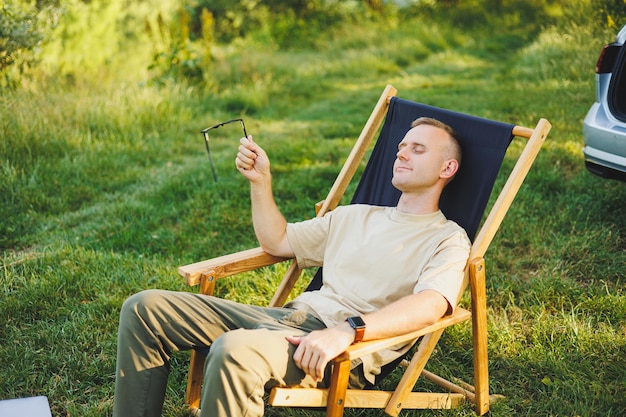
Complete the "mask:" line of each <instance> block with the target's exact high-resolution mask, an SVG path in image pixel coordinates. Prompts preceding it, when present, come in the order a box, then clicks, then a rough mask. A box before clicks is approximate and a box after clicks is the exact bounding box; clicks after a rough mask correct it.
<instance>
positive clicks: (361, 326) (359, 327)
mask: <svg viewBox="0 0 626 417" xmlns="http://www.w3.org/2000/svg"><path fill="white" fill-rule="evenodd" d="M346 321H347V322H348V323H349V324H350V327H352V328H353V329H354V331H355V334H354V341H353V342H352V343H358V342H360V341H361V340H363V336H364V335H365V322H364V321H363V319H362V318H361V317H359V316H354V317H348V319H347V320H346Z"/></svg>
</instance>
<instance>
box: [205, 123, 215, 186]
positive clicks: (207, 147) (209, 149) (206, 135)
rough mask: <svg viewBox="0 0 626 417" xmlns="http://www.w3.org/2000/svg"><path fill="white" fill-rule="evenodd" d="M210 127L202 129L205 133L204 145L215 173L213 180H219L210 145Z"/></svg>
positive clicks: (212, 170)
mask: <svg viewBox="0 0 626 417" xmlns="http://www.w3.org/2000/svg"><path fill="white" fill-rule="evenodd" d="M209 129H210V128H209ZM209 129H205V130H203V131H202V133H203V134H204V145H205V146H206V152H207V155H209V165H211V172H212V173H213V180H214V181H215V182H217V173H216V172H215V165H213V158H211V148H210V147H209V132H208V130H209Z"/></svg>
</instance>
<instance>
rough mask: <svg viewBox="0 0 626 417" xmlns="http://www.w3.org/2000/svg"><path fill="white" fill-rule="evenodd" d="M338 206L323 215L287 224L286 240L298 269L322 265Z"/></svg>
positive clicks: (338, 209)
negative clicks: (294, 256)
mask: <svg viewBox="0 0 626 417" xmlns="http://www.w3.org/2000/svg"><path fill="white" fill-rule="evenodd" d="M337 211H340V208H337V209H335V210H334V211H332V212H329V213H327V214H326V215H325V216H323V217H315V218H313V219H310V220H305V221H302V222H298V223H289V224H287V240H289V244H290V245H291V249H292V250H293V253H294V254H295V255H296V261H297V262H298V267H299V268H300V269H304V268H310V267H318V266H322V264H323V263H324V253H325V251H326V246H327V244H328V235H329V231H330V227H331V224H332V219H333V217H334V216H336V214H335V213H336V212H337Z"/></svg>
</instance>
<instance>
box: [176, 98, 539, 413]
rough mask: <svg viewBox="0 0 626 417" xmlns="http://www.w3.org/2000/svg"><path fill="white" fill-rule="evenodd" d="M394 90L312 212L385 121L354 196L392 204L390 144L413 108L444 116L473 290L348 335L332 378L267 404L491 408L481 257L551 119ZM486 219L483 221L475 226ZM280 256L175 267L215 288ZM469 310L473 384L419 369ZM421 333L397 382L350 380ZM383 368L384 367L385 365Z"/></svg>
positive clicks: (196, 383)
mask: <svg viewBox="0 0 626 417" xmlns="http://www.w3.org/2000/svg"><path fill="white" fill-rule="evenodd" d="M396 93H397V91H396V89H395V88H394V87H393V86H387V87H386V88H385V90H384V92H383V94H382V95H381V97H380V99H379V100H378V102H377V104H376V106H375V108H374V111H373V112H372V114H371V116H370V118H369V120H368V121H367V123H366V125H365V127H364V129H363V131H362V133H361V135H360V136H359V138H358V140H357V141H356V143H355V145H354V147H353V149H352V151H351V153H350V155H349V156H348V159H347V161H346V163H345V164H344V166H343V168H342V170H341V172H340V173H339V175H338V177H337V179H336V181H335V183H334V184H333V186H332V188H331V190H330V192H329V194H328V196H327V198H326V199H325V200H324V201H323V202H321V203H319V204H318V205H317V206H316V212H317V216H323V215H324V214H325V213H326V212H328V211H329V210H332V209H334V208H335V207H336V206H337V205H338V204H339V202H340V200H341V198H342V196H343V194H344V193H345V191H346V189H347V187H348V185H349V184H350V181H351V180H352V177H353V176H354V174H355V173H356V172H357V169H358V166H359V164H360V163H361V160H362V159H363V158H364V156H365V155H366V152H367V150H368V149H369V147H370V144H371V142H372V140H373V138H374V136H375V134H376V132H377V131H378V129H379V127H380V125H381V123H382V122H383V120H384V121H385V124H384V126H383V128H382V130H381V133H380V136H379V138H378V140H377V142H376V146H375V148H374V150H373V152H372V156H371V157H370V159H369V161H368V164H367V166H366V168H365V171H364V172H363V175H362V178H361V181H360V182H359V185H358V186H357V189H356V191H355V194H354V197H353V202H356V203H368V204H376V205H386V206H393V205H395V203H396V202H397V200H398V197H399V192H398V191H397V190H395V188H394V187H393V186H391V176H392V169H391V166H392V164H393V161H394V159H395V154H396V151H397V144H398V142H399V141H400V140H401V139H402V138H403V136H404V134H405V133H406V132H407V131H408V130H409V128H410V123H411V122H412V121H413V120H414V119H416V118H418V117H421V116H428V117H434V118H436V119H439V120H441V121H443V122H444V123H447V124H449V125H450V126H452V127H453V128H454V129H455V130H457V132H458V133H459V135H460V136H461V146H462V148H463V162H462V168H461V170H460V171H459V173H458V174H457V176H456V177H455V179H454V181H452V182H451V183H450V184H449V185H448V186H447V187H446V189H445V191H444V194H443V195H442V197H441V202H440V206H441V209H442V211H443V212H444V214H445V215H446V216H447V217H448V218H450V219H452V220H455V221H456V222H457V223H459V224H460V225H461V226H463V227H464V228H465V229H466V231H467V233H468V236H469V237H470V239H472V242H473V244H472V248H471V251H470V257H469V261H468V265H467V267H466V274H465V283H464V285H463V291H465V289H466V288H467V286H468V284H469V286H470V289H471V310H468V309H465V308H461V307H458V308H457V309H456V310H455V312H454V314H452V315H450V316H446V317H444V318H442V319H440V320H439V321H438V322H436V323H435V324H433V325H431V326H428V327H427V328H424V329H422V330H420V331H417V332H413V333H410V334H406V335H403V336H398V337H394V338H390V339H380V340H372V341H367V342H361V343H357V344H354V345H352V346H350V347H349V348H348V349H347V350H346V352H344V353H343V354H341V355H339V356H338V357H337V358H335V360H334V362H333V372H332V376H331V385H330V387H329V388H328V389H317V388H290V387H276V388H273V389H272V391H271V393H270V397H269V401H268V402H269V404H271V405H272V406H287V407H316V408H320V407H323V408H326V415H327V416H342V415H343V411H344V408H345V407H354V408H379V409H384V410H385V412H386V413H387V414H388V415H391V416H396V415H398V414H399V413H400V411H401V410H403V409H413V408H422V409H423V408H452V407H455V406H458V405H459V404H460V403H461V402H462V401H464V400H470V401H472V402H473V403H474V404H475V408H476V412H477V414H479V415H482V414H484V413H486V412H487V411H488V410H489V406H490V395H489V380H488V367H487V315H486V313H487V307H486V286H485V277H486V275H485V263H484V259H483V256H484V254H485V252H486V250H487V248H488V247H489V245H490V243H491V241H492V239H493V237H494V235H495V233H496V231H497V230H498V228H499V226H500V224H501V222H502V220H503V218H504V216H505V213H506V212H507V210H508V209H509V207H510V205H511V203H512V201H513V198H514V197H515V195H516V194H517V192H518V190H519V188H520V186H521V184H522V181H523V180H524V178H525V177H526V174H527V173H528V171H529V170H530V167H531V165H532V163H533V161H534V160H535V157H536V156H537V154H538V152H539V149H540V147H541V145H542V143H543V142H544V140H545V138H546V136H547V134H548V132H549V131H550V128H551V126H550V123H549V122H548V121H547V120H545V119H541V120H539V122H538V123H537V125H536V127H535V128H532V129H531V128H525V127H519V126H513V125H510V124H505V123H499V122H493V121H491V120H487V119H482V118H478V117H474V116H469V115H465V114H461V113H456V112H451V111H448V110H444V109H440V108H436V107H432V106H426V105H423V104H418V103H413V102H410V101H406V100H402V99H399V98H397V97H395V96H396ZM514 137H521V138H524V139H526V140H527V141H526V144H525V146H524V148H523V150H522V152H521V154H520V155H519V157H518V159H517V162H516V164H515V166H514V168H513V169H512V171H511V173H510V175H509V177H508V179H507V180H506V182H505V184H504V186H503V187H502V189H501V191H500V192H499V195H498V197H497V199H495V202H494V203H493V205H492V207H491V209H490V211H489V213H488V215H487V216H486V218H485V216H484V211H485V208H486V207H487V205H488V202H489V200H490V194H491V192H492V189H493V185H494V183H495V180H496V177H497V175H498V172H499V169H500V166H501V163H502V161H503V159H504V156H505V153H506V150H507V148H508V146H509V144H510V142H511V141H512V139H513V138H514ZM483 218H485V220H484V222H482V225H481V221H482V219H483ZM284 260H285V259H284V258H277V257H273V256H271V255H269V254H267V253H265V252H263V251H262V250H261V249H260V248H256V249H251V250H248V251H243V252H240V253H236V254H231V255H226V256H222V257H219V258H215V259H212V260H208V261H203V262H199V263H194V264H191V265H186V266H183V267H181V268H179V273H180V274H181V275H183V276H184V277H185V278H186V280H187V283H188V284H189V285H198V284H199V285H200V292H202V293H204V294H212V293H213V290H214V288H215V283H216V281H217V280H218V279H221V278H224V277H228V276H232V275H235V274H238V273H241V272H245V271H250V270H253V269H257V268H260V267H263V266H268V265H271V264H274V263H277V262H282V261H284ZM299 274H300V271H299V270H298V267H297V265H296V264H295V262H292V263H291V265H290V267H289V269H288V271H287V273H286V274H285V277H284V278H283V280H282V281H281V283H280V284H279V287H278V289H277V292H276V294H275V296H274V298H273V299H272V301H271V305H273V306H278V305H282V304H283V303H284V302H285V301H286V299H287V297H288V295H289V293H290V292H291V290H292V289H293V287H294V285H295V282H296V280H297V278H298V276H299ZM320 280H321V274H320V273H319V272H318V274H317V275H316V277H315V278H314V279H313V282H312V283H311V284H310V285H309V288H307V290H310V289H314V288H316V287H318V286H319V285H320ZM470 319H471V320H472V339H473V355H474V386H471V385H469V384H465V383H452V382H450V381H448V380H445V379H443V378H441V377H439V376H437V375H434V374H432V373H430V372H428V371H426V370H425V369H424V367H425V365H426V362H427V361H428V359H429V357H430V356H431V354H432V352H433V351H434V349H435V346H436V344H437V342H438V340H439V339H440V337H441V335H442V333H443V331H444V330H445V328H446V327H448V326H451V325H453V324H456V323H460V322H463V321H467V320H470ZM418 339H419V340H420V342H419V344H418V346H417V349H416V351H415V353H414V355H413V357H412V359H411V361H410V363H409V365H408V366H407V368H406V369H405V370H404V374H403V376H402V379H401V380H400V382H399V383H398V385H397V387H396V388H395V390H394V391H389V392H387V391H381V390H377V389H365V390H353V389H348V388H347V385H348V375H349V372H350V362H351V361H352V360H355V359H357V358H359V357H361V356H363V355H366V354H369V353H373V352H376V351H378V350H381V349H384V348H388V347H391V346H394V345H398V344H400V343H407V342H409V341H414V340H418ZM203 363H204V356H203V355H202V354H201V353H200V352H193V353H192V358H191V368H190V372H189V378H188V384H187V394H186V403H187V404H188V405H189V406H190V407H191V408H197V407H199V405H200V404H199V398H200V386H201V379H202V370H203ZM385 372H387V370H384V371H383V373H385ZM420 375H423V376H424V377H425V378H427V379H429V380H431V381H433V382H435V383H437V384H439V385H440V386H442V387H443V388H444V390H445V392H443V393H420V392H413V387H414V385H415V383H416V381H417V379H418V378H419V376H420Z"/></svg>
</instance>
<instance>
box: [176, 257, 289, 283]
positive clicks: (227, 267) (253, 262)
mask: <svg viewBox="0 0 626 417" xmlns="http://www.w3.org/2000/svg"><path fill="white" fill-rule="evenodd" d="M288 259H291V258H282V257H278V256H273V255H270V254H269V253H267V252H265V251H263V249H261V248H254V249H249V250H246V251H241V252H237V253H233V254H229V255H224V256H220V257H217V258H213V259H209V260H206V261H202V262H196V263H193V264H189V265H185V266H181V267H180V268H178V273H179V274H180V275H182V276H183V277H184V278H185V280H186V281H187V284H188V285H190V286H193V285H198V284H199V283H200V278H201V277H202V275H212V276H213V278H215V279H219V278H225V277H228V276H231V275H235V274H239V273H241V272H247V271H253V270H255V269H258V268H261V267H264V266H269V265H273V264H277V263H279V262H283V261H286V260H288Z"/></svg>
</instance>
